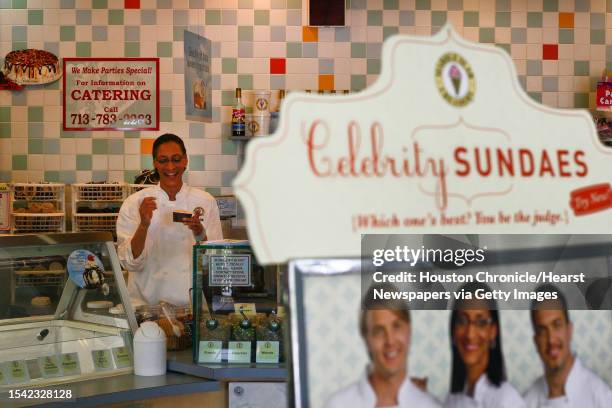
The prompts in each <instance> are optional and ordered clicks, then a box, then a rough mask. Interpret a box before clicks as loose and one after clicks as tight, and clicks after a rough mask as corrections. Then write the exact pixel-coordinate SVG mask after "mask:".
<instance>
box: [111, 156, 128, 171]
mask: <svg viewBox="0 0 612 408" xmlns="http://www.w3.org/2000/svg"><path fill="white" fill-rule="evenodd" d="M123 157H124V156H123V155H122V154H109V155H108V169H109V170H123Z"/></svg>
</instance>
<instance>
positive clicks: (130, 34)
mask: <svg viewBox="0 0 612 408" xmlns="http://www.w3.org/2000/svg"><path fill="white" fill-rule="evenodd" d="M123 32H124V35H125V41H132V42H134V41H140V27H139V26H125V27H124V29H123Z"/></svg>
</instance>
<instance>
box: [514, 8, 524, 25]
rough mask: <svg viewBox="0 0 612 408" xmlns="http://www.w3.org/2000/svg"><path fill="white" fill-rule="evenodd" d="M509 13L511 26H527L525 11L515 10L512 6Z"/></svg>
mask: <svg viewBox="0 0 612 408" xmlns="http://www.w3.org/2000/svg"><path fill="white" fill-rule="evenodd" d="M511 10H512V12H511V13H510V25H511V26H512V27H526V26H527V12H526V11H516V9H515V8H514V7H512V8H511Z"/></svg>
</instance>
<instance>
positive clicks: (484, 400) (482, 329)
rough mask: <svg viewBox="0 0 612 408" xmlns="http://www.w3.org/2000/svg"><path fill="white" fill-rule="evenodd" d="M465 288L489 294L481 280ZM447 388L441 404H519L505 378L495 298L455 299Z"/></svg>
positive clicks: (472, 407) (457, 407) (456, 407)
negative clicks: (449, 384) (450, 361)
mask: <svg viewBox="0 0 612 408" xmlns="http://www.w3.org/2000/svg"><path fill="white" fill-rule="evenodd" d="M463 289H465V291H466V292H471V293H472V294H474V293H476V291H477V290H478V289H480V291H479V292H478V293H479V294H483V293H488V294H491V289H490V288H489V287H488V286H487V285H485V284H482V283H469V284H467V285H465V286H464V287H463ZM450 332H451V351H452V359H453V361H452V372H451V390H450V394H449V395H448V397H447V398H446V401H445V403H444V407H445V408H476V407H478V408H523V407H525V403H524V401H523V399H522V398H521V396H520V394H519V393H518V392H517V391H516V390H515V389H514V388H513V387H512V385H510V383H508V382H507V381H506V371H505V367H504V356H503V351H502V340H501V325H500V322H499V312H498V310H497V304H496V302H495V300H492V299H489V300H484V299H483V300H478V299H476V298H475V297H474V299H472V300H459V301H457V302H456V303H455V307H454V309H453V312H452V315H451V321H450Z"/></svg>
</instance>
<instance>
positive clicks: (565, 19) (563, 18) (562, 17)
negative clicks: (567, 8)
mask: <svg viewBox="0 0 612 408" xmlns="http://www.w3.org/2000/svg"><path fill="white" fill-rule="evenodd" d="M559 28H574V13H559Z"/></svg>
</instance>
